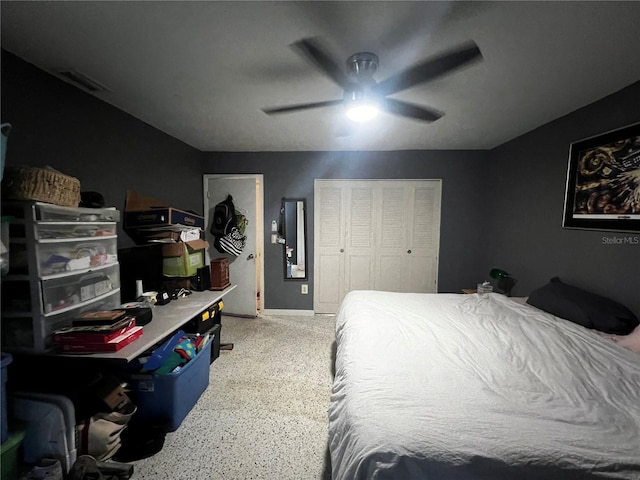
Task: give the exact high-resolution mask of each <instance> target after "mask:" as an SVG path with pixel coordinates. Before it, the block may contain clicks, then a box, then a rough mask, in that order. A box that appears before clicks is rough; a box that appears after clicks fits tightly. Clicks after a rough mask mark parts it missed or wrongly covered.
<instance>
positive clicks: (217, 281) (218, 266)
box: [211, 258, 231, 290]
mask: <svg viewBox="0 0 640 480" xmlns="http://www.w3.org/2000/svg"><path fill="white" fill-rule="evenodd" d="M229 285H231V282H230V280H229V259H228V258H216V259H215V260H211V290H224V289H225V288H227V287H228V286H229Z"/></svg>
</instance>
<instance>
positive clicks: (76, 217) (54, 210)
mask: <svg viewBox="0 0 640 480" xmlns="http://www.w3.org/2000/svg"><path fill="white" fill-rule="evenodd" d="M2 215H3V216H4V215H9V216H12V217H14V220H13V221H12V222H11V224H10V226H9V229H10V234H9V272H8V274H7V275H5V276H4V277H2V320H1V321H0V323H1V327H2V350H3V351H28V352H47V351H51V350H53V349H54V347H55V345H54V344H53V342H52V340H51V334H52V332H53V331H54V330H56V329H58V328H61V327H63V326H67V325H70V324H71V322H72V320H73V318H76V317H78V316H79V315H81V314H83V313H85V312H88V311H95V310H109V309H113V308H118V307H119V306H120V303H121V302H120V269H119V264H118V255H117V253H118V245H117V229H116V227H117V222H118V221H120V212H119V211H118V210H116V209H115V208H80V207H78V208H71V207H61V206H58V205H52V204H48V203H43V202H31V201H20V202H17V201H16V202H3V203H2Z"/></svg>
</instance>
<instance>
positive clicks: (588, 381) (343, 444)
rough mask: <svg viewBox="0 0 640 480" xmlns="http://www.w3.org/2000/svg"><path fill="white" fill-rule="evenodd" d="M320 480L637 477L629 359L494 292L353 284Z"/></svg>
mask: <svg viewBox="0 0 640 480" xmlns="http://www.w3.org/2000/svg"><path fill="white" fill-rule="evenodd" d="M329 450H330V454H331V464H332V477H333V480H358V479H376V480H381V479H394V480H395V479H398V480H405V479H491V480H497V479H544V480H551V479H562V480H571V479H586V478H620V479H640V355H638V354H637V353H635V352H633V351H631V350H629V349H627V348H623V347H621V346H620V345H618V344H616V342H614V341H611V339H610V338H606V337H605V336H603V335H600V334H598V333H597V332H595V331H594V330H592V329H587V328H585V327H584V326H582V325H578V324H576V323H573V322H570V321H568V320H564V319H562V318H559V317H556V316H555V315H552V314H550V313H547V312H545V311H543V310H541V309H539V308H535V307H533V306H531V305H528V304H526V303H525V304H523V303H518V302H516V301H514V300H513V299H511V298H509V297H506V296H504V295H500V294H497V293H491V294H484V295H478V294H473V295H463V294H413V293H391V292H376V291H352V292H350V293H348V294H347V295H346V297H345V298H344V300H343V302H342V304H341V306H340V309H339V311H338V313H337V315H336V360H335V377H334V383H333V390H332V395H331V402H330V407H329Z"/></svg>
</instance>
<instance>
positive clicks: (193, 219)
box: [124, 207, 204, 229]
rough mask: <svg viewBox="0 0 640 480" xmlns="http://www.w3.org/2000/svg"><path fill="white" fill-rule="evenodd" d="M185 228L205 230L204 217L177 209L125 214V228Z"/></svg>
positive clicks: (157, 209) (168, 208) (169, 208)
mask: <svg viewBox="0 0 640 480" xmlns="http://www.w3.org/2000/svg"><path fill="white" fill-rule="evenodd" d="M163 226H167V227H168V226H184V227H192V228H202V229H204V217H201V216H200V215H196V214H195V213H191V212H185V211H184V210H178V209H177V208H172V207H166V208H154V209H152V210H141V211H131V212H124V228H125V229H127V228H128V229H131V228H145V227H163Z"/></svg>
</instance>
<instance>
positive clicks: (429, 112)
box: [382, 98, 444, 122]
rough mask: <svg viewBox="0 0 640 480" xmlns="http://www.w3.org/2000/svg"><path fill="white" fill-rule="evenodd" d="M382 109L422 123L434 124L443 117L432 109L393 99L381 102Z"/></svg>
mask: <svg viewBox="0 0 640 480" xmlns="http://www.w3.org/2000/svg"><path fill="white" fill-rule="evenodd" d="M382 108H383V109H384V110H385V111H386V112H388V113H393V114H394V115H400V116H402V117H408V118H413V119H414V120H421V121H423V122H434V121H436V120H438V119H439V118H440V117H442V116H443V115H444V113H442V112H439V111H438V110H435V109H433V108H426V107H422V106H419V105H414V104H412V103H407V102H403V101H401V100H396V99H395V98H385V99H383V100H382Z"/></svg>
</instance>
